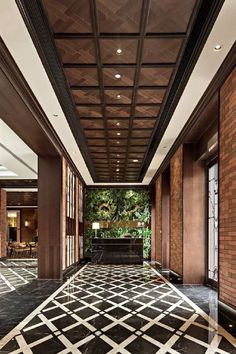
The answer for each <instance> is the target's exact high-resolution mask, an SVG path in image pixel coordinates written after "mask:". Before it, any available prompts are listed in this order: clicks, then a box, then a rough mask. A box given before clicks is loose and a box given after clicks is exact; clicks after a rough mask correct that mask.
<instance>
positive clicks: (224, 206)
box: [219, 69, 236, 307]
mask: <svg viewBox="0 0 236 354" xmlns="http://www.w3.org/2000/svg"><path fill="white" fill-rule="evenodd" d="M219 145H220V148H219V243H220V245H219V297H220V300H222V301H223V302H225V303H227V304H229V305H231V306H234V307H236V69H234V70H233V72H232V73H231V74H230V76H229V77H228V79H227V80H226V81H225V83H224V85H223V86H222V88H221V90H220V131H219Z"/></svg>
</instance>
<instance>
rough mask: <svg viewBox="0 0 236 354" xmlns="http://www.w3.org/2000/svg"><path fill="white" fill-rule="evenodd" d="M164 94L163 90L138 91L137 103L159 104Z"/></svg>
mask: <svg viewBox="0 0 236 354" xmlns="http://www.w3.org/2000/svg"><path fill="white" fill-rule="evenodd" d="M165 92H166V90H165V89H157V90H138V93H137V103H161V102H162V100H163V97H164V95H165Z"/></svg>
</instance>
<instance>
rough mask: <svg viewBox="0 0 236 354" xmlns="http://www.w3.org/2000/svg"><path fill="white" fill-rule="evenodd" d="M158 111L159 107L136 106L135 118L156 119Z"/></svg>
mask: <svg viewBox="0 0 236 354" xmlns="http://www.w3.org/2000/svg"><path fill="white" fill-rule="evenodd" d="M159 111H160V106H159V105H152V106H142V105H138V106H136V108H135V117H156V116H157V115H158V113H159Z"/></svg>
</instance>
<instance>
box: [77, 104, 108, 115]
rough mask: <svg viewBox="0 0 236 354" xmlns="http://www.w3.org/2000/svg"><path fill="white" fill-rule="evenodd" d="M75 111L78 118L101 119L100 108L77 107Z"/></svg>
mask: <svg viewBox="0 0 236 354" xmlns="http://www.w3.org/2000/svg"><path fill="white" fill-rule="evenodd" d="M76 110H77V112H78V113H79V116H80V117H92V118H98V117H99V118H100V117H102V110H101V107H100V106H94V107H93V106H77V107H76Z"/></svg>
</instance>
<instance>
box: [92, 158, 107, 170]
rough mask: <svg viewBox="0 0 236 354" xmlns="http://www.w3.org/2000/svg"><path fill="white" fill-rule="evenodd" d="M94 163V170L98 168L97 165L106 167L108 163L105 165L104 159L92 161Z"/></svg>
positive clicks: (105, 160)
mask: <svg viewBox="0 0 236 354" xmlns="http://www.w3.org/2000/svg"><path fill="white" fill-rule="evenodd" d="M94 163H95V165H97V167H96V168H99V165H106V166H108V163H107V159H106V158H104V159H94Z"/></svg>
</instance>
